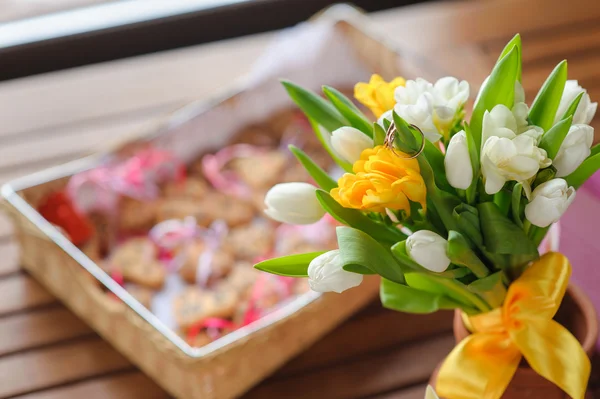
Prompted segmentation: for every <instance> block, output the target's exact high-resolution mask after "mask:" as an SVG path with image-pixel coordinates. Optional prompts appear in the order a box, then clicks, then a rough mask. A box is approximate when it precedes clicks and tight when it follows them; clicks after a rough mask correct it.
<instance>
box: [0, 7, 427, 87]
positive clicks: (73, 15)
mask: <svg viewBox="0 0 600 399" xmlns="http://www.w3.org/2000/svg"><path fill="white" fill-rule="evenodd" d="M335 2H336V1H335V0H2V1H0V59H2V60H4V62H2V63H0V80H7V79H14V78H18V77H23V76H29V75H33V74H39V73H43V72H50V71H55V70H59V69H65V68H71V67H75V66H80V65H86V64H91V63H96V62H102V61H109V60H114V59H119V58H125V57H130V56H134V55H140V54H147V53H153V52H157V51H161V50H167V49H173V48H179V47H184V46H190V45H194V44H200V43H207V42H211V41H217V40H222V39H227V38H232V37H238V36H244V35H249V34H252V33H259V32H266V31H271V30H275V29H281V28H284V27H287V26H292V25H294V24H296V23H298V22H300V21H303V20H306V19H307V18H309V17H311V16H312V15H313V14H315V13H317V12H318V11H319V10H322V9H323V8H324V7H327V6H329V5H331V4H333V3H335ZM419 2H423V0H421V1H419V0H354V1H352V3H353V4H355V5H356V6H358V7H361V8H363V9H364V10H365V11H378V10H384V9H388V8H393V7H398V6H402V5H407V4H413V3H419Z"/></svg>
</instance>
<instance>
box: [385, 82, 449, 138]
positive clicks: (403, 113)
mask: <svg viewBox="0 0 600 399" xmlns="http://www.w3.org/2000/svg"><path fill="white" fill-rule="evenodd" d="M394 111H395V112H396V113H397V114H398V116H400V117H401V118H402V119H404V120H405V121H406V122H407V123H409V124H413V125H415V126H417V127H418V128H419V129H421V131H422V132H423V134H425V137H426V138H427V140H429V141H431V142H432V143H434V142H436V141H438V140H439V139H440V137H442V135H441V134H440V133H439V132H438V129H437V127H436V126H435V123H434V121H433V118H434V110H433V95H432V94H431V93H423V94H421V96H420V97H419V99H418V100H417V103H416V104H400V103H398V104H396V106H395V107H394Z"/></svg>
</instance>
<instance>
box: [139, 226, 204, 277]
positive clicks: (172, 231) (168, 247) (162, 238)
mask: <svg viewBox="0 0 600 399" xmlns="http://www.w3.org/2000/svg"><path fill="white" fill-rule="evenodd" d="M201 234H202V228H200V227H199V226H198V224H197V222H196V219H195V218H194V217H193V216H188V217H186V218H185V219H183V220H177V219H169V220H165V221H164V222H160V223H159V224H157V225H156V226H154V227H153V228H152V229H150V232H149V233H148V236H149V237H150V239H151V240H152V241H153V242H154V243H155V244H156V246H157V247H158V249H159V253H160V255H159V258H160V259H161V260H162V261H163V262H164V263H165V264H166V267H167V270H170V271H177V270H179V268H180V267H181V266H183V263H184V262H185V258H186V256H187V252H188V248H189V246H190V245H192V243H193V241H194V240H195V239H196V238H198V237H200V235H201ZM177 248H180V251H179V254H178V255H177V256H173V252H174V250H175V249H177Z"/></svg>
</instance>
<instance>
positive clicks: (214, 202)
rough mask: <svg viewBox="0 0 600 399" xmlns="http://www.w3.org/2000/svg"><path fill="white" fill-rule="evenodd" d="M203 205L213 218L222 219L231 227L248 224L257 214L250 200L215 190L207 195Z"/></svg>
mask: <svg viewBox="0 0 600 399" xmlns="http://www.w3.org/2000/svg"><path fill="white" fill-rule="evenodd" d="M202 206H203V207H204V209H205V211H206V212H208V213H209V214H210V215H212V217H213V220H216V219H221V220H223V221H224V222H225V223H227V225H228V226H229V227H235V226H240V225H243V224H247V223H249V222H250V221H251V220H252V219H254V216H255V215H256V209H255V208H254V206H252V204H250V203H249V202H246V201H243V200H241V199H238V198H235V197H232V196H229V195H225V194H222V193H216V192H215V193H211V194H210V195H208V196H206V197H205V198H204V200H203V201H202Z"/></svg>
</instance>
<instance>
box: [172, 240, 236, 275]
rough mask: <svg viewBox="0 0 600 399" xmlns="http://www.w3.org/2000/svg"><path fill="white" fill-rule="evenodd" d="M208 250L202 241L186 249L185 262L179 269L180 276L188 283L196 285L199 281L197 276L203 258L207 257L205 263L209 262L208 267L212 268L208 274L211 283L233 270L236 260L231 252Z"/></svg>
mask: <svg viewBox="0 0 600 399" xmlns="http://www.w3.org/2000/svg"><path fill="white" fill-rule="evenodd" d="M206 250H207V246H206V244H205V242H204V241H200V240H198V241H196V242H194V243H192V244H191V245H189V246H188V247H187V248H185V249H184V251H185V261H184V263H183V265H182V266H181V268H180V269H179V274H180V275H181V277H182V278H183V279H184V280H185V281H187V282H188V283H190V284H194V283H196V282H197V281H198V275H197V274H198V271H199V267H200V266H199V262H201V257H202V256H206V258H205V261H206V262H207V266H208V267H210V270H209V271H208V272H207V277H208V279H209V281H210V280H214V279H218V278H221V277H223V276H224V275H226V274H227V273H229V271H230V270H231V268H232V266H233V263H234V258H233V255H232V254H231V253H230V252H228V251H226V250H224V249H223V248H220V249H217V250H215V251H211V252H206ZM205 253H206V255H205Z"/></svg>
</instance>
